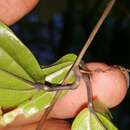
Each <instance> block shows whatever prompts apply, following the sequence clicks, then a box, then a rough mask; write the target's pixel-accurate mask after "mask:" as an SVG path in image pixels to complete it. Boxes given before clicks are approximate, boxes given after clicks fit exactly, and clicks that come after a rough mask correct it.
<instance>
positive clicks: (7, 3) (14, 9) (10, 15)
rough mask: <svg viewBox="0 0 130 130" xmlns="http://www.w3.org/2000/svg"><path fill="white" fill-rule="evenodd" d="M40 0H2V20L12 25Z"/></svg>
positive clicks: (0, 12) (0, 6)
mask: <svg viewBox="0 0 130 130" xmlns="http://www.w3.org/2000/svg"><path fill="white" fill-rule="evenodd" d="M38 1H39V0H0V20H1V21H3V22H4V23H6V24H7V25H11V24H13V23H14V22H16V21H18V20H19V19H20V18H21V17H23V16H24V15H25V14H27V13H28V12H29V11H30V10H32V9H33V7H34V6H35V5H36V4H37V3H38Z"/></svg>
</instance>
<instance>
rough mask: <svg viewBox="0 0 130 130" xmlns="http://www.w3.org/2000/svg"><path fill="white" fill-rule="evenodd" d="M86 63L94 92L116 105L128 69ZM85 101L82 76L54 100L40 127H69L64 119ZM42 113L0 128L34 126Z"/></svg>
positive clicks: (24, 129) (16, 129) (55, 129)
mask: <svg viewBox="0 0 130 130" xmlns="http://www.w3.org/2000/svg"><path fill="white" fill-rule="evenodd" d="M87 67H88V68H89V70H91V71H93V74H92V76H91V79H90V81H91V84H92V90H93V95H94V96H96V97H97V98H98V99H99V100H100V101H101V102H102V103H104V104H105V105H107V106H108V107H114V106H116V105H118V104H119V103H120V102H121V101H122V100H123V98H124V97H125V95H126V92H127V89H128V88H127V87H128V73H127V72H126V71H124V70H121V69H119V68H114V67H110V66H107V65H106V64H102V63H88V64H87ZM94 70H97V71H94ZM86 104H87V90H86V86H85V83H84V81H83V80H81V81H80V85H79V87H78V88H77V89H75V90H70V91H69V92H68V93H67V94H66V95H65V96H64V97H63V98H60V99H59V100H58V101H57V103H56V104H55V107H54V109H53V110H52V111H51V113H50V115H49V119H48V120H47V121H46V123H45V125H44V128H43V130H59V129H60V130H70V127H71V126H70V125H69V124H68V123H67V122H66V121H65V120H63V119H67V118H70V117H74V116H75V115H76V114H77V113H78V112H79V111H80V110H81V109H82V108H83V107H84V106H85V105H86ZM42 114H43V113H39V114H37V115H36V116H34V117H33V118H31V119H29V120H25V119H23V118H18V119H17V120H16V121H15V122H14V123H12V124H11V125H9V126H8V127H6V128H3V129H0V130H35V128H36V126H37V124H38V123H37V122H38V121H39V120H40V117H41V115H42ZM54 118H57V120H56V119H54ZM58 119H60V120H58Z"/></svg>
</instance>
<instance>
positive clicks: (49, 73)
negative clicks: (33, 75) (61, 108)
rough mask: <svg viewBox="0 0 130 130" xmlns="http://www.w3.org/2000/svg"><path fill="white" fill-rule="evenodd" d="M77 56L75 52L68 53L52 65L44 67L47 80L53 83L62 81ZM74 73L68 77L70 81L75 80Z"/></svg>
mask: <svg viewBox="0 0 130 130" xmlns="http://www.w3.org/2000/svg"><path fill="white" fill-rule="evenodd" d="M76 57H77V56H76V55H74V54H67V55H65V56H63V57H62V58H60V59H59V60H58V61H57V62H55V63H54V64H52V65H51V66H49V67H43V69H42V71H43V73H44V75H45V80H46V81H48V82H50V83H53V84H59V83H61V82H62V80H63V79H64V77H65V75H66V74H67V72H68V70H69V69H70V67H71V66H72V64H73V63H74V61H75V59H76ZM72 75H73V74H72ZM72 75H71V76H70V77H69V78H68V79H69V80H68V83H73V82H74V80H75V76H74V75H73V76H72Z"/></svg>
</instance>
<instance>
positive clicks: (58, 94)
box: [36, 0, 116, 130]
mask: <svg viewBox="0 0 130 130" xmlns="http://www.w3.org/2000/svg"><path fill="white" fill-rule="evenodd" d="M115 1H116V0H110V1H109V3H108V5H107V6H106V8H105V10H104V12H103V14H102V16H101V17H100V19H99V21H98V22H97V24H96V25H95V27H94V29H93V30H92V32H91V34H90V36H89V38H88V40H87V41H86V43H85V45H84V47H83V49H82V50H81V52H80V54H79V56H78V57H77V59H76V60H75V62H74V64H73V65H72V67H71V69H70V70H69V72H68V73H67V74H66V76H65V78H64V80H63V82H62V84H64V83H65V81H66V79H67V77H69V75H70V73H71V71H72V70H73V69H74V68H75V67H76V66H78V65H79V64H80V62H81V59H82V58H83V56H84V54H85V52H86V50H87V49H88V47H89V46H90V44H91V43H92V41H93V39H94V37H95V35H96V34H97V32H98V30H99V29H100V27H101V25H102V23H103V22H104V20H105V18H106V17H107V15H108V14H109V12H110V11H111V9H112V7H113V5H114V3H115ZM62 84H61V85H62ZM61 92H62V91H61V90H58V91H57V92H56V94H55V96H54V98H53V100H52V102H51V106H50V107H49V108H47V109H46V110H45V112H44V114H43V116H42V118H41V121H40V122H39V124H38V126H37V128H36V130H41V129H42V126H43V125H44V123H45V121H46V119H47V116H48V114H49V113H50V111H51V110H52V108H53V107H54V105H55V103H56V101H57V100H58V98H59V97H60V95H61Z"/></svg>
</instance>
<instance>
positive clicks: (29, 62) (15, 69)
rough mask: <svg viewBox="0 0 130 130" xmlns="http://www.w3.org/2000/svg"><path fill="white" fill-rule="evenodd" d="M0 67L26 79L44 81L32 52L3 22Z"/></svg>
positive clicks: (1, 27)
mask: <svg viewBox="0 0 130 130" xmlns="http://www.w3.org/2000/svg"><path fill="white" fill-rule="evenodd" d="M0 68H2V69H4V70H7V71H9V72H12V73H14V74H16V75H18V76H21V77H23V78H25V79H28V80H32V81H37V82H43V81H44V77H43V74H42V72H41V68H40V66H39V64H38V62H37V60H36V59H35V57H34V56H33V54H32V53H31V52H30V51H29V49H28V48H27V47H26V46H25V45H24V44H23V43H22V42H21V41H20V40H19V39H18V38H17V37H16V36H15V35H14V33H13V32H12V31H11V30H10V29H9V28H8V27H7V26H6V25H4V24H3V23H0Z"/></svg>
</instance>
